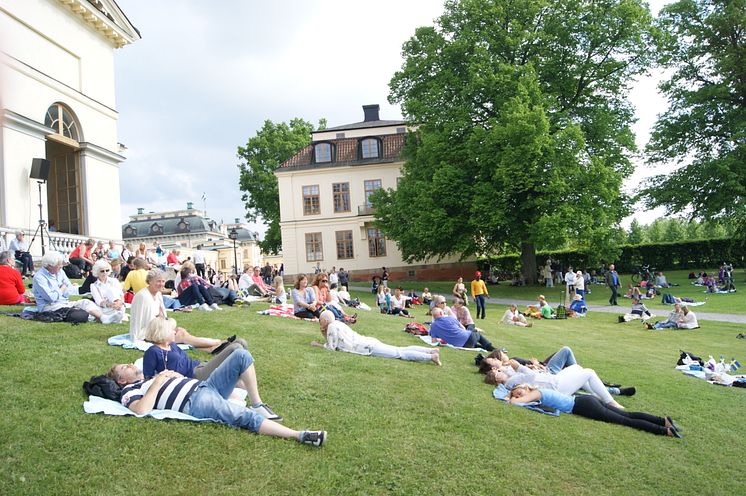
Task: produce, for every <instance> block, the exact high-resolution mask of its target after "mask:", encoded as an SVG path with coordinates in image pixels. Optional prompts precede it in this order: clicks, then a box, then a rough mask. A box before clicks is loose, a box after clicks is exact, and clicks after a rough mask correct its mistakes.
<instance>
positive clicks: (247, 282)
mask: <svg viewBox="0 0 746 496" xmlns="http://www.w3.org/2000/svg"><path fill="white" fill-rule="evenodd" d="M253 284H254V281H253V280H252V279H251V275H249V274H248V273H243V274H241V277H239V278H238V289H249V288H250V287H251V286H253Z"/></svg>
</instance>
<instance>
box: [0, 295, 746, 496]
mask: <svg viewBox="0 0 746 496" xmlns="http://www.w3.org/2000/svg"><path fill="white" fill-rule="evenodd" d="M418 289H419V288H418ZM507 289H508V288H507V287H505V286H500V287H499V291H503V290H507ZM515 291H516V294H523V293H522V292H523V291H526V290H521V289H518V290H515ZM492 292H493V294H494V293H497V292H498V288H494V289H492ZM535 292H536V291H535V290H534V289H531V294H534V293H535ZM603 292H604V290H603V289H601V290H600V291H599V292H598V293H603ZM506 294H507V293H506ZM526 294H528V292H526ZM741 294H742V293H740V292H739V293H737V295H738V296H734V298H737V297H740V295H741ZM360 295H361V296H362V297H363V299H364V300H365V301H367V302H368V303H369V304H370V303H372V296H371V295H370V294H369V293H368V294H365V293H360ZM517 297H518V296H516V298H517ZM727 297H728V298H730V296H727ZM740 301H743V300H742V298H741V299H740ZM708 305H709V304H708ZM265 307H266V305H263V304H255V305H252V306H251V308H250V309H240V308H227V309H226V310H225V311H223V312H220V313H216V312H212V313H203V312H194V313H192V314H190V315H178V321H179V323H180V324H181V325H183V326H185V327H187V328H188V329H190V330H191V331H192V332H193V333H194V334H197V335H204V336H213V337H224V336H228V335H231V334H238V335H239V336H241V337H244V338H245V339H246V340H247V341H248V342H249V345H250V349H251V352H252V354H253V355H254V357H255V358H256V361H257V373H258V377H259V386H260V390H261V393H262V396H263V399H264V400H265V401H266V402H267V403H269V404H270V405H271V406H272V407H273V408H274V409H275V411H277V412H278V413H280V414H282V415H283V416H284V417H285V424H286V425H288V426H290V427H294V428H313V429H325V430H327V431H328V432H329V441H328V444H327V445H326V446H325V447H324V448H322V449H313V448H309V447H305V446H301V445H299V444H297V443H295V442H289V441H281V440H277V439H271V438H266V437H259V436H256V435H253V434H250V433H247V432H243V431H238V430H234V429H230V428H227V427H225V426H220V425H214V424H207V425H206V424H194V423H189V422H179V421H156V420H153V419H135V418H131V417H127V418H123V417H110V416H103V415H86V414H84V413H83V410H82V403H83V401H84V399H85V398H84V394H83V391H82V389H81V384H82V382H83V381H84V380H86V379H88V378H89V377H90V376H91V375H94V374H100V373H102V372H104V371H105V370H106V369H107V368H108V367H109V366H110V365H111V364H112V363H114V362H129V361H134V360H135V359H136V358H138V356H140V354H139V353H138V352H136V351H129V350H123V349H121V348H115V347H110V346H107V345H106V338H108V337H109V336H111V335H114V334H119V333H123V332H126V330H127V327H126V325H124V324H120V325H112V326H103V325H100V324H85V325H80V326H70V325H68V324H38V323H32V322H26V321H22V320H20V319H15V318H10V317H5V316H0V363H1V364H2V370H3V376H4V377H3V379H4V380H3V381H2V382H1V383H0V411H2V413H3V415H2V417H0V439H2V442H0V494H3V495H10V494H45V495H46V494H71V493H75V494H106V495H116V494H132V493H136V494H138V493H139V494H158V495H167V494H402V495H414V494H470V493H471V494H492V493H494V494H512V493H525V494H578V495H582V494H594V495H604V494H635V495H638V494H664V495H668V494H689V493H704V494H716V493H720V494H722V493H726V492H727V493H729V494H746V471H745V470H744V468H746V462H744V459H743V446H744V440H745V439H746V423H744V422H743V413H744V408H745V407H746V390H744V389H737V388H724V387H719V386H713V385H710V384H708V383H706V382H704V381H700V380H696V379H693V378H689V377H686V376H684V375H683V374H681V373H679V372H677V371H675V370H673V366H674V365H675V362H676V360H677V358H678V353H679V349H684V350H688V351H691V352H694V353H697V354H700V355H704V356H707V355H708V354H712V355H715V356H718V355H719V354H725V355H726V356H727V357H728V358H730V357H731V356H734V357H736V358H738V359H739V360H740V361H741V363H746V340H737V339H735V335H736V334H737V333H738V332H744V331H746V329H744V328H743V326H738V325H736V324H727V323H715V322H705V323H704V325H703V328H702V329H700V330H697V331H678V332H677V331H657V332H652V331H644V330H642V328H641V326H639V325H636V324H627V325H624V324H616V323H614V322H613V321H612V319H610V316H609V315H608V314H605V315H604V314H592V315H591V316H589V317H588V318H586V319H573V320H568V321H539V322H537V323H536V324H535V326H534V327H533V328H530V329H518V328H506V327H501V326H499V325H498V324H497V321H498V318H499V317H500V315H501V314H502V310H503V308H502V306H501V307H496V306H492V305H488V307H487V319H486V320H485V321H480V325H481V326H482V327H483V328H484V329H485V332H486V334H487V336H488V337H489V338H490V339H491V340H492V341H493V343H494V344H497V345H500V346H505V347H507V348H508V349H509V350H510V352H511V353H512V354H515V355H518V356H524V357H528V356H531V355H536V356H537V357H540V358H543V357H544V356H546V355H547V354H549V353H550V352H552V351H554V350H556V349H557V348H559V347H560V346H562V345H569V346H571V347H572V348H573V349H574V351H575V354H576V355H577V357H578V359H579V360H580V363H581V364H582V365H584V366H587V367H592V368H594V369H596V370H597V372H598V373H599V375H600V376H601V377H602V378H604V379H606V380H609V381H614V382H621V383H622V384H624V385H634V386H636V387H637V388H638V393H637V395H636V396H633V397H630V398H627V397H623V398H621V400H620V402H621V403H622V404H623V405H625V406H626V407H627V408H628V409H629V410H641V411H648V412H651V413H655V414H669V415H671V416H672V417H673V418H674V419H676V420H677V421H678V422H679V423H680V424H681V425H682V427H684V428H685V436H686V437H685V438H684V439H683V440H676V439H671V438H666V437H659V436H654V435H651V434H647V433H645V432H641V431H635V430H633V429H630V428H625V427H621V426H617V425H608V424H604V423H601V422H594V421H591V420H587V419H583V418H580V417H574V416H572V415H562V416H561V417H559V418H552V417H548V416H544V415H540V414H537V413H533V412H529V411H526V410H524V409H521V408H517V407H511V406H507V405H505V404H502V403H499V402H498V401H496V400H494V399H492V397H491V392H492V388H491V387H490V386H487V385H485V384H484V383H483V382H482V380H481V376H479V375H477V374H476V373H475V368H474V367H473V365H472V363H473V358H474V353H471V352H464V351H457V350H448V349H444V350H443V351H442V354H441V355H442V358H443V363H444V365H443V367H441V368H438V367H435V366H434V365H432V364H431V363H409V362H403V361H399V360H387V359H380V358H372V357H363V356H357V355H352V354H346V353H332V352H328V351H326V350H323V349H319V348H313V347H311V346H309V342H310V341H311V340H312V339H318V338H319V332H318V326H317V324H315V323H310V322H305V321H294V320H290V319H282V318H275V317H266V316H259V315H257V314H256V310H260V309H263V308H265ZM8 309H9V307H4V308H3V310H8ZM415 315H417V320H418V321H424V320H426V319H427V318H426V317H425V316H424V309H422V307H419V308H417V309H416V310H415ZM406 322H407V321H406V319H402V318H398V317H391V316H384V315H380V314H379V313H377V312H361V316H360V322H359V323H358V324H357V325H356V326H355V329H356V330H357V331H358V332H360V333H361V334H367V335H372V336H376V337H378V338H380V339H382V340H384V341H385V342H389V343H392V344H399V345H409V344H418V341H417V340H416V338H414V337H411V336H409V335H407V334H405V333H403V332H401V329H402V328H403V326H404V324H405V323H406ZM194 356H196V357H199V358H201V359H207V358H208V356H207V355H205V354H201V353H194Z"/></svg>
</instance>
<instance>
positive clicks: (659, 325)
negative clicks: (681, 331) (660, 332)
mask: <svg viewBox="0 0 746 496" xmlns="http://www.w3.org/2000/svg"><path fill="white" fill-rule="evenodd" d="M676 328H678V325H676V322H671V321H670V320H666V321H664V322H656V323H655V325H654V326H653V329H676Z"/></svg>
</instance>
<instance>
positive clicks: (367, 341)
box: [324, 320, 381, 355]
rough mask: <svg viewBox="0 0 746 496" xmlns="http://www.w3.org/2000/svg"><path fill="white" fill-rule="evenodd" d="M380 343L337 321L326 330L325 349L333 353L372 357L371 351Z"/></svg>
mask: <svg viewBox="0 0 746 496" xmlns="http://www.w3.org/2000/svg"><path fill="white" fill-rule="evenodd" d="M380 343H381V342H380V341H379V340H377V339H376V338H371V337H368V336H361V335H360V334H358V333H356V332H355V331H353V330H352V329H350V326H348V325H347V324H345V323H344V322H340V321H339V320H335V321H334V322H332V323H331V324H329V327H327V329H326V343H325V344H324V348H326V349H327V350H332V351H337V350H338V351H346V352H348V353H357V354H358V355H370V354H371V349H372V348H373V347H374V346H376V345H377V344H380Z"/></svg>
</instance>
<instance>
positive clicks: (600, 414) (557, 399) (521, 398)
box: [506, 384, 682, 438]
mask: <svg viewBox="0 0 746 496" xmlns="http://www.w3.org/2000/svg"><path fill="white" fill-rule="evenodd" d="M506 401H508V402H510V403H516V404H526V403H538V404H539V405H541V406H546V407H549V408H554V409H556V410H559V411H560V412H563V413H574V414H575V415H580V416H581V417H585V418H589V419H593V420H600V421H601V422H608V423H610V424H619V425H626V426H627V427H632V428H634V429H639V430H641V431H646V432H650V433H653V434H658V435H660V436H668V437H678V438H680V437H682V436H681V433H680V432H679V427H678V426H677V425H676V423H675V422H674V421H673V419H671V417H656V416H655V415H650V414H649V413H642V412H627V411H625V410H621V409H619V408H617V407H615V406H613V405H611V404H609V403H606V404H605V403H603V402H602V401H601V400H599V399H598V398H596V397H595V396H590V395H581V396H571V395H569V394H563V393H560V392H558V391H555V390H553V389H548V388H540V387H536V386H532V385H527V384H521V385H519V386H516V387H515V388H513V390H512V391H511V392H510V395H509V396H508V397H507V398H506Z"/></svg>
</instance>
